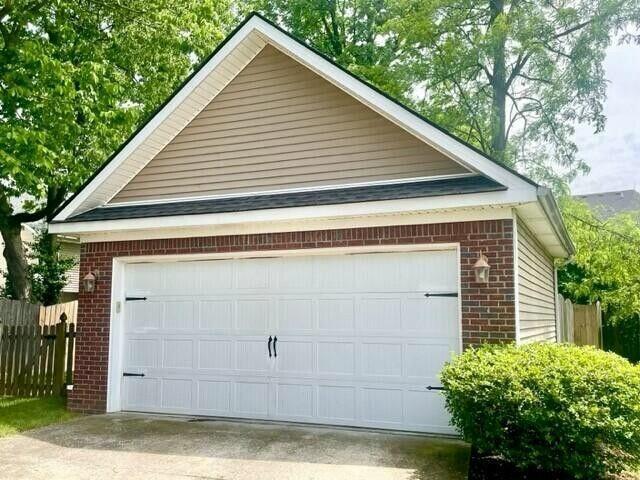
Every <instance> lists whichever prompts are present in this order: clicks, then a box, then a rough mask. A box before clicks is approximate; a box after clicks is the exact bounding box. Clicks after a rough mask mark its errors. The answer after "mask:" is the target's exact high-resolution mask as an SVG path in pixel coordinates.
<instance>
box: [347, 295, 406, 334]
mask: <svg viewBox="0 0 640 480" xmlns="http://www.w3.org/2000/svg"><path fill="white" fill-rule="evenodd" d="M357 312H358V313H357V327H358V330H359V332H360V333H362V334H367V333H368V332H376V331H377V332H381V331H383V332H384V331H386V332H395V331H397V330H398V327H399V326H400V318H401V315H402V298H401V297H400V296H387V297H369V296H367V297H364V298H361V299H360V300H359V308H358V311H357Z"/></svg>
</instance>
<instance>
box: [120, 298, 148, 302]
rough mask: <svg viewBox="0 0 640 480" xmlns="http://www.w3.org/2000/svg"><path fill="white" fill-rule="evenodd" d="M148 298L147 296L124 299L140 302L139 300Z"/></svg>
mask: <svg viewBox="0 0 640 480" xmlns="http://www.w3.org/2000/svg"><path fill="white" fill-rule="evenodd" d="M146 299H147V297H125V298H124V300H125V301H126V302H138V301H141V300H146Z"/></svg>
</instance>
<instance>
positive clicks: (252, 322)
mask: <svg viewBox="0 0 640 480" xmlns="http://www.w3.org/2000/svg"><path fill="white" fill-rule="evenodd" d="M270 303H271V302H270V300H269V299H268V298H242V299H239V300H238V301H237V307H236V311H237V314H236V321H235V327H236V331H238V332H245V333H267V331H268V329H269V325H270V318H269V311H270V310H271V308H270Z"/></svg>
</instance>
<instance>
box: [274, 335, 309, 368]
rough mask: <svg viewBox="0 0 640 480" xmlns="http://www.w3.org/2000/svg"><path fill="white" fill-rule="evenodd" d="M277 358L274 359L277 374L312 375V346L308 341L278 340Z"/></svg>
mask: <svg viewBox="0 0 640 480" xmlns="http://www.w3.org/2000/svg"><path fill="white" fill-rule="evenodd" d="M275 348H276V349H277V354H278V357H277V359H275V358H274V365H275V371H276V372H277V373H285V374H286V373H295V374H303V375H304V374H312V373H313V372H314V370H315V368H314V360H313V358H314V344H313V342H310V341H309V340H308V339H305V340H304V341H303V340H295V339H286V340H282V339H278V342H277V345H276V347H275Z"/></svg>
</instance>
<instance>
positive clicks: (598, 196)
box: [575, 190, 640, 219]
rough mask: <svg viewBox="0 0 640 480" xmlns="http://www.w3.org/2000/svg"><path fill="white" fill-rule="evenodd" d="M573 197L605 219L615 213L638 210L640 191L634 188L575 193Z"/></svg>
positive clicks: (639, 209)
mask: <svg viewBox="0 0 640 480" xmlns="http://www.w3.org/2000/svg"><path fill="white" fill-rule="evenodd" d="M575 198H577V199H579V200H583V201H584V202H586V203H587V205H589V207H591V208H592V209H593V210H594V211H595V212H596V214H597V215H599V216H601V217H603V218H605V219H606V218H609V217H612V216H613V215H616V214H617V213H624V212H640V192H637V191H635V190H620V191H617V192H603V193H589V194H586V195H576V196H575Z"/></svg>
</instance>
